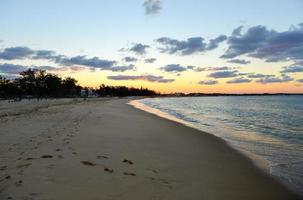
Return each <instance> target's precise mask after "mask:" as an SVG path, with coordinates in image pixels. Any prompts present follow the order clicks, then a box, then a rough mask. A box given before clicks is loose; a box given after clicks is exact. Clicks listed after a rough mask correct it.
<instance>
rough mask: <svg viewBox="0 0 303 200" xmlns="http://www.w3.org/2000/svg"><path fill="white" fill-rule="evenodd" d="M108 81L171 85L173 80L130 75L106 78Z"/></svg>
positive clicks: (152, 76) (161, 77)
mask: <svg viewBox="0 0 303 200" xmlns="http://www.w3.org/2000/svg"><path fill="white" fill-rule="evenodd" d="M107 78H108V79H111V80H117V81H120V80H143V81H148V82H158V83H171V82H173V81H175V79H165V78H163V76H154V75H140V76H130V75H117V76H108V77H107Z"/></svg>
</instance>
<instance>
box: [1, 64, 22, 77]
mask: <svg viewBox="0 0 303 200" xmlns="http://www.w3.org/2000/svg"><path fill="white" fill-rule="evenodd" d="M25 70H27V67H26V66H23V65H14V64H9V63H4V64H0V73H3V74H8V75H12V74H19V73H20V72H22V71H25Z"/></svg>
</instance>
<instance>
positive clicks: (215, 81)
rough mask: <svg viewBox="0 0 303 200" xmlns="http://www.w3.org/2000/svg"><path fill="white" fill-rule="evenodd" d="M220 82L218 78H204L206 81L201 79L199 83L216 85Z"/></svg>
mask: <svg viewBox="0 0 303 200" xmlns="http://www.w3.org/2000/svg"><path fill="white" fill-rule="evenodd" d="M218 83H219V82H218V81H217V80H204V81H199V82H198V84H200V85H216V84H218Z"/></svg>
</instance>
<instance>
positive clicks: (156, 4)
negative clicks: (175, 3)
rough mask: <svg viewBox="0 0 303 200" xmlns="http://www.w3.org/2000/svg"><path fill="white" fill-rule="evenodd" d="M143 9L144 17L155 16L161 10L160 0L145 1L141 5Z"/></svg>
mask: <svg viewBox="0 0 303 200" xmlns="http://www.w3.org/2000/svg"><path fill="white" fill-rule="evenodd" d="M143 7H144V8H145V14H146V15H152V14H157V13H159V12H160V11H161V9H162V1H161V0H145V1H144V3H143Z"/></svg>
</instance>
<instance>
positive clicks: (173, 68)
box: [160, 64, 206, 75]
mask: <svg viewBox="0 0 303 200" xmlns="http://www.w3.org/2000/svg"><path fill="white" fill-rule="evenodd" d="M205 69H206V68H201V67H196V66H192V65H189V66H182V65H180V64H169V65H166V66H164V67H161V68H160V70H162V71H165V72H172V73H180V72H184V71H189V70H192V71H195V72H201V71H205ZM179 75H180V74H179Z"/></svg>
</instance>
